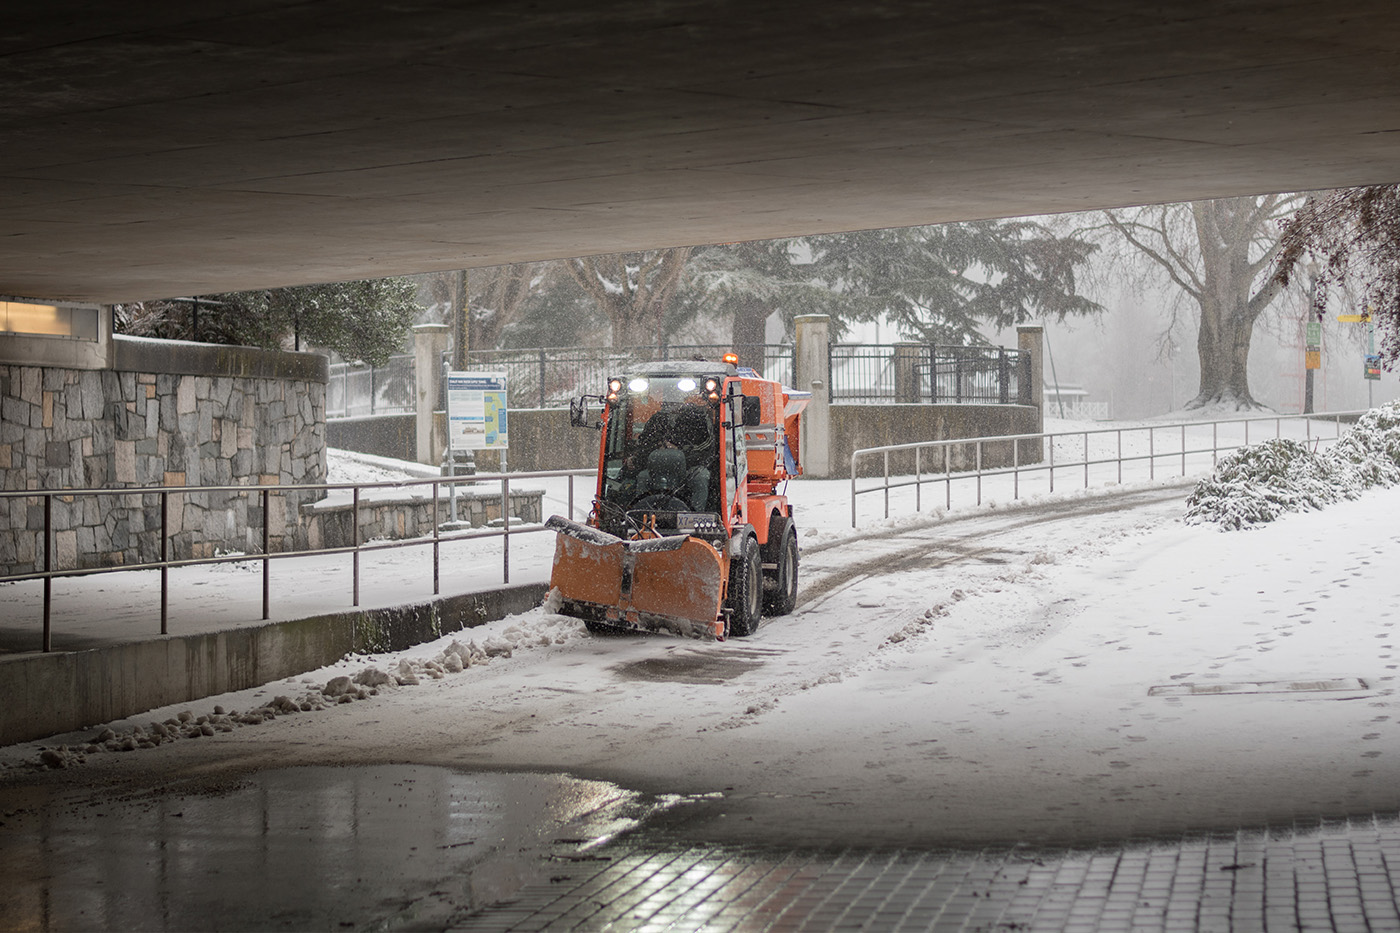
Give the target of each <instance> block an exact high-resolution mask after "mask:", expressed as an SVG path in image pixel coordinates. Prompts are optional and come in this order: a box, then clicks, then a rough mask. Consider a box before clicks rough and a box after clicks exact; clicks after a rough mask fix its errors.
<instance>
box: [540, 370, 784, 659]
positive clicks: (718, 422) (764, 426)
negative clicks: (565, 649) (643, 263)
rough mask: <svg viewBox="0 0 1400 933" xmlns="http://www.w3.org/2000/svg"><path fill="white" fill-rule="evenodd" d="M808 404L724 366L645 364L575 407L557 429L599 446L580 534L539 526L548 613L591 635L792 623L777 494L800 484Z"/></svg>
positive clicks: (695, 633) (693, 632) (568, 525)
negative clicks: (550, 555)
mask: <svg viewBox="0 0 1400 933" xmlns="http://www.w3.org/2000/svg"><path fill="white" fill-rule="evenodd" d="M810 397H811V394H810V393H808V392H796V391H793V390H792V389H788V388H786V387H784V386H783V385H782V384H781V383H779V382H775V381H773V380H771V379H764V378H762V377H761V376H759V375H758V374H757V373H756V372H754V371H753V370H752V369H747V368H741V367H739V366H738V365H737V358H736V357H734V356H733V355H731V354H726V356H725V359H724V362H722V363H712V362H703V361H675V362H663V363H648V364H645V365H642V366H640V367H638V368H637V369H635V370H633V371H631V372H628V373H626V374H624V375H620V376H615V377H613V378H611V379H609V380H608V384H607V391H606V392H605V393H604V394H603V395H598V396H587V395H585V396H582V397H580V398H576V399H574V400H573V403H572V405H571V410H570V422H571V423H572V424H573V425H574V426H576V427H593V428H597V429H600V430H601V433H602V442H601V444H600V448H599V451H598V485H597V491H596V493H595V495H594V499H593V509H592V511H591V513H590V514H589V517H588V523H587V524H580V523H579V522H574V521H570V520H569V519H567V518H563V517H561V516H558V515H555V516H553V517H552V518H550V519H549V521H548V522H546V525H547V527H550V528H552V529H554V530H555V531H556V532H558V537H557V540H556V542H555V548H554V569H553V572H552V573H551V575H550V587H551V589H552V591H555V592H554V593H553V594H552V598H555V599H557V600H558V602H557V605H558V607H559V611H560V612H563V613H565V614H567V615H572V616H576V617H578V618H581V619H583V620H584V622H585V624H587V626H588V628H589V629H590V630H591V631H608V630H619V629H620V630H638V631H656V632H672V633H675V634H677V635H688V636H692V637H699V638H716V639H722V638H725V637H727V636H730V635H734V636H742V635H749V634H752V633H753V631H754V630H755V629H756V628H758V622H759V618H760V617H761V616H762V615H763V614H765V613H767V614H768V615H775V616H776V615H785V614H787V613H789V612H791V611H792V609H793V606H794V605H795V604H796V601H797V562H798V553H797V528H796V525H794V523H793V515H792V507H791V506H790V505H788V500H787V496H786V495H784V494H783V493H782V492H781V491H780V485H781V484H782V483H784V482H785V481H786V480H787V479H788V478H790V477H792V476H797V475H799V474H800V473H801V469H800V467H799V466H798V463H797V451H798V449H799V445H798V431H799V426H798V414H799V413H800V412H801V411H802V409H803V408H805V407H806V406H807V402H808V400H809V399H810ZM593 406H597V407H600V408H601V417H598V414H597V410H596V408H595V407H593Z"/></svg>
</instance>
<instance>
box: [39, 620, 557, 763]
mask: <svg viewBox="0 0 1400 933" xmlns="http://www.w3.org/2000/svg"><path fill="white" fill-rule="evenodd" d="M480 633H481V636H482V641H481V643H480V644H477V642H476V641H474V640H468V641H467V642H466V643H465V644H463V643H462V642H461V641H458V639H457V638H456V637H455V636H459V635H462V634H463V633H462V632H456V633H454V634H453V635H448V636H445V637H443V638H442V639H439V640H438V641H436V642H432V643H429V644H426V645H420V646H418V648H417V649H415V650H416V651H420V652H427V656H426V657H423V656H417V657H409V656H407V655H405V656H400V657H397V658H395V659H392V660H382V661H381V660H379V659H378V658H376V657H374V656H367V655H351V656H349V657H347V658H345V659H344V660H343V661H341V662H340V664H338V665H335V666H334V667H333V668H326V669H323V670H322V671H321V672H319V674H320V676H307V677H303V678H301V680H300V684H301V686H302V691H301V693H300V695H298V696H291V695H278V696H276V697H274V698H273V699H272V700H271V701H269V702H266V703H262V704H261V705H258V706H254V707H253V708H251V709H248V710H245V711H243V712H240V711H238V710H236V709H234V710H225V709H224V707H223V706H215V707H214V709H213V712H211V713H207V714H204V715H196V714H195V713H194V712H193V711H191V710H182V711H180V712H179V713H177V714H175V715H172V716H170V717H168V718H166V719H164V720H158V721H153V722H150V723H149V724H148V725H145V726H142V725H131V726H127V727H124V728H114V727H112V726H104V727H102V728H100V729H98V730H97V731H96V732H94V733H93V734H92V735H91V736H89V737H88V738H87V739H86V740H85V741H78V742H73V743H67V744H62V745H56V746H46V745H41V746H39V754H38V756H37V757H36V758H34V759H32V760H30V761H28V762H26V763H25V764H27V765H28V766H29V767H32V768H49V769H60V768H68V767H71V766H73V765H78V764H83V763H84V762H86V761H87V757H88V756H89V755H95V754H100V753H103V752H133V751H136V750H137V749H144V748H156V747H157V746H160V745H163V744H166V743H168V742H175V741H178V740H181V739H198V738H203V737H206V736H213V735H216V734H218V733H222V732H233V731H234V730H235V729H240V728H242V727H244V726H257V725H262V724H263V723H265V722H270V721H272V720H274V719H276V718H277V717H278V716H288V715H292V714H294V713H308V712H319V711H321V710H325V709H328V708H330V707H332V706H337V705H339V704H342V703H351V702H354V701H356V700H367V699H369V698H370V697H374V696H379V695H380V694H381V693H389V692H394V691H397V690H399V689H400V688H402V687H416V686H418V685H420V684H423V683H425V682H427V681H433V680H443V679H444V678H446V677H447V676H448V675H451V674H460V673H462V672H463V671H465V670H467V669H468V668H470V667H473V666H476V665H481V664H488V663H490V662H491V661H492V660H494V659H497V658H509V657H512V656H513V655H514V654H515V652H516V651H522V650H528V649H531V648H545V647H550V646H553V645H562V644H565V643H567V642H568V641H569V640H570V639H572V638H575V637H578V636H581V635H583V633H584V626H583V623H582V622H580V621H579V620H578V619H574V618H570V617H568V616H562V615H557V614H555V613H553V612H552V611H551V609H550V604H549V601H548V600H546V605H545V607H544V608H543V609H542V610H540V609H537V610H534V611H531V612H527V613H522V614H520V615H518V616H512V617H508V618H506V619H502V620H500V621H499V622H496V623H488V624H487V625H485V626H481V627H480ZM356 668H358V670H356ZM341 670H349V671H354V673H339V672H338V671H341ZM327 675H329V676H327ZM323 681H324V682H323ZM287 682H288V683H293V682H294V680H293V679H292V678H289V679H288V681H287Z"/></svg>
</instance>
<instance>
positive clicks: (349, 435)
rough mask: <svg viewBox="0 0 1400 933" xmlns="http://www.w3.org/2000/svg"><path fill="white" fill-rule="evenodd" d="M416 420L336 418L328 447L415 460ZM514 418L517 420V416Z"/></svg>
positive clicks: (404, 417) (329, 428)
mask: <svg viewBox="0 0 1400 933" xmlns="http://www.w3.org/2000/svg"><path fill="white" fill-rule="evenodd" d="M414 417H415V416H414V415H413V414H411V413H410V414H401V415H366V416H364V417H361V418H334V419H332V420H330V421H327V422H326V446H327V447H334V448H336V449H337V450H355V451H359V452H360V453H362V454H373V455H374V456H376V457H392V458H394V459H395V460H408V461H412V460H413V459H414V433H413V432H414ZM511 417H512V418H514V417H515V416H514V414H512V415H511ZM512 426H514V423H513V422H512Z"/></svg>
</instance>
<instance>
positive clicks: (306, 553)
mask: <svg viewBox="0 0 1400 933" xmlns="http://www.w3.org/2000/svg"><path fill="white" fill-rule="evenodd" d="M595 472H596V471H594V470H539V471H534V472H529V473H489V474H482V473H478V474H475V475H473V476H456V477H453V476H442V477H424V478H421V479H409V480H384V481H380V482H374V483H287V484H285V485H244V486H239V485H232V486H131V487H123V488H119V489H113V488H95V487H94V488H85V489H18V490H4V491H0V501H4V500H6V499H17V498H25V499H43V501H44V528H43V569H42V570H35V571H31V572H29V573H19V574H8V575H0V583H18V582H22V581H26V580H43V581H44V597H43V603H44V608H43V650H44V651H52V650H53V628H52V603H53V592H52V587H53V581H54V580H55V579H58V578H62V577H86V576H92V575H95V574H103V573H126V572H130V571H137V570H159V571H160V634H162V635H168V634H170V626H169V595H170V581H169V572H170V568H172V567H175V568H181V567H197V566H202V565H206V564H211V565H212V564H226V563H237V562H252V561H260V562H261V563H262V565H263V566H262V590H263V593H262V596H263V602H262V617H263V619H269V618H271V616H272V593H271V585H270V570H271V562H272V561H274V560H284V559H288V558H295V557H315V556H320V555H325V554H350V555H352V561H353V571H352V574H353V581H354V582H353V586H352V589H351V605H352V606H358V605H359V604H360V554H361V553H362V552H364V551H382V550H390V549H394V548H405V547H426V546H428V545H431V546H432V548H433V595H434V596H436V595H439V593H440V592H441V546H442V544H443V543H444V542H449V543H450V542H453V541H468V540H472V539H476V538H500V539H501V578H502V582H503V583H509V582H510V536H511V535H513V534H529V533H532V532H536V531H544V530H545V527H544V525H543V524H533V523H524V522H518V521H517V522H516V524H517V525H521V524H524V525H525V526H526V527H517V528H514V529H513V528H512V527H511V515H510V486H511V483H512V482H520V481H527V482H528V481H529V480H533V479H548V478H551V477H556V476H567V477H568V478H569V493H568V511H569V517H570V518H572V517H573V515H574V477H576V476H588V477H593V476H594V475H595ZM482 483H499V484H500V487H501V516H502V522H501V527H500V528H484V529H472V530H469V531H449V532H447V533H445V534H444V533H443V532H442V529H441V527H440V526H441V523H440V522H438V521H436V517H437V512H438V508H439V503H441V502H442V495H441V491H442V487H444V486H447V487H449V491H450V490H451V489H452V488H455V487H457V486H461V485H467V484H472V485H479V484H482ZM414 486H431V487H432V502H433V515H434V519H435V520H434V523H433V533H432V536H431V537H428V536H426V535H424V536H420V537H417V538H402V539H398V540H389V541H382V540H381V541H370V542H361V541H360V540H359V535H360V523H359V514H360V503H361V501H362V500H361V498H360V491H361V490H365V489H397V488H409V487H414ZM347 489H348V490H350V491H351V527H352V529H353V534H352V543H351V544H349V545H342V546H339V547H322V548H304V549H300V550H289V551H277V552H273V551H271V549H270V545H271V541H270V536H271V529H270V527H269V523H268V520H267V516H268V514H269V512H268V504H269V500H270V498H271V496H272V494H273V493H281V494H285V493H291V492H307V491H311V492H323V493H330V492H334V491H337V490H347ZM219 492H233V493H243V494H248V495H252V494H256V495H258V496H259V497H260V498H261V500H262V501H261V507H262V515H263V540H262V552H261V553H255V554H222V555H216V556H214V557H188V558H178V559H171V558H170V556H169V554H170V552H169V543H170V537H171V534H170V526H169V514H170V509H169V502H170V496H172V495H189V494H203V493H219ZM149 495H158V496H160V523H161V528H160V553H161V556H160V559H159V560H155V561H146V562H143V563H138V564H122V565H119V566H109V567H71V568H63V569H55V568H54V566H53V550H54V529H53V500H54V499H55V498H64V499H75V498H77V497H79V496H149ZM424 498H425V499H426V498H427V497H424Z"/></svg>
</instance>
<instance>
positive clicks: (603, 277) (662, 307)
mask: <svg viewBox="0 0 1400 933" xmlns="http://www.w3.org/2000/svg"><path fill="white" fill-rule="evenodd" d="M690 254H691V248H690V247H688V246H679V247H673V248H671V249H655V250H646V251H644V252H640V253H614V254H611V255H607V256H585V257H583V258H581V259H570V260H567V261H566V262H565V263H564V268H565V269H566V270H567V271H568V273H569V275H571V276H573V278H574V281H575V282H577V283H578V285H579V287H580V288H582V289H583V290H584V291H585V292H586V293H587V294H588V296H589V297H590V298H592V299H593V301H594V302H596V303H597V305H598V307H599V308H600V309H601V310H602V312H603V314H604V315H606V316H607V319H608V321H609V323H610V324H611V325H612V345H613V346H615V347H625V346H642V345H646V344H652V343H656V344H659V343H661V342H662V338H663V336H664V333H663V329H662V327H663V323H664V319H665V315H666V310H667V308H669V306H670V304H671V299H672V298H674V297H675V294H676V290H677V288H678V287H679V286H680V282H681V276H682V275H683V274H684V273H685V267H686V263H687V262H688V261H689V260H690Z"/></svg>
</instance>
